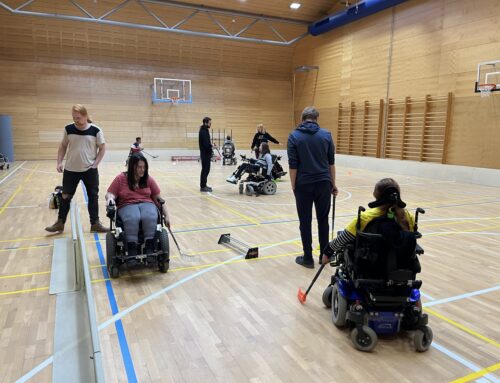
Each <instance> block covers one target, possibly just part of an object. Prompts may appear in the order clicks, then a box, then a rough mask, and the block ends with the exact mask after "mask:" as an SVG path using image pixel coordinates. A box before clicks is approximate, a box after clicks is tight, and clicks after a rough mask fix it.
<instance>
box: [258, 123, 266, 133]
mask: <svg viewBox="0 0 500 383" xmlns="http://www.w3.org/2000/svg"><path fill="white" fill-rule="evenodd" d="M260 128H262V133H265V132H266V129H265V128H264V124H258V125H257V132H258V131H259V129H260Z"/></svg>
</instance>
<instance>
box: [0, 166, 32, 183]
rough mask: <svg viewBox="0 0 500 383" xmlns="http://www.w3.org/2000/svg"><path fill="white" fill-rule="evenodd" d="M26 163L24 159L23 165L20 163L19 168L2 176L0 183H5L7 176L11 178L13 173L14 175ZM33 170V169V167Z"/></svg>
mask: <svg viewBox="0 0 500 383" xmlns="http://www.w3.org/2000/svg"><path fill="white" fill-rule="evenodd" d="M25 163H26V161H24V162H23V163H22V164H21V165H19V166H18V167H17V168H15V169H14V170H11V171H10V173H9V174H7V175H6V176H5V177H4V178H2V179H1V180H0V184H1V183H3V182H4V181H5V180H6V179H7V178H9V177H10V176H11V175H13V174H14V173H15V172H17V171H18V170H19V169H21V168H22V166H23V165H24V164H25ZM31 170H33V169H31Z"/></svg>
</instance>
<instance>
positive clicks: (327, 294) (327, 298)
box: [322, 285, 333, 308]
mask: <svg viewBox="0 0 500 383" xmlns="http://www.w3.org/2000/svg"><path fill="white" fill-rule="evenodd" d="M332 289H333V286H331V285H330V286H328V287H327V288H326V289H325V291H323V297H322V299H323V304H324V305H325V306H326V307H328V308H330V307H332Z"/></svg>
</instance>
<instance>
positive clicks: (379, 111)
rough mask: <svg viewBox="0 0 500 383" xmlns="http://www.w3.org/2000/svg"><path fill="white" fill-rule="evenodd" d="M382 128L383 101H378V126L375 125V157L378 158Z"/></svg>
mask: <svg viewBox="0 0 500 383" xmlns="http://www.w3.org/2000/svg"><path fill="white" fill-rule="evenodd" d="M383 128H384V100H383V99H380V102H379V109H378V125H377V151H376V157H377V158H380V155H381V148H382V133H383Z"/></svg>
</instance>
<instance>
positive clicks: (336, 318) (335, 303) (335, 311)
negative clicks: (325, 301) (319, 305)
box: [327, 283, 347, 327]
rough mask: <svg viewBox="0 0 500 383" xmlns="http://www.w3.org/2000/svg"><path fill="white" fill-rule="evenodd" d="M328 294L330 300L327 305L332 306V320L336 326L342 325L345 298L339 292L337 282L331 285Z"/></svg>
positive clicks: (345, 310)
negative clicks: (329, 293) (330, 291)
mask: <svg viewBox="0 0 500 383" xmlns="http://www.w3.org/2000/svg"><path fill="white" fill-rule="evenodd" d="M330 296H331V299H332V300H331V303H330V306H327V307H331V308H332V322H333V324H334V325H335V326H337V327H344V326H345V322H346V316H347V299H345V297H343V296H342V294H341V293H340V290H339V285H338V284H337V283H335V284H334V285H333V286H332V293H331V295H330Z"/></svg>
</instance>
